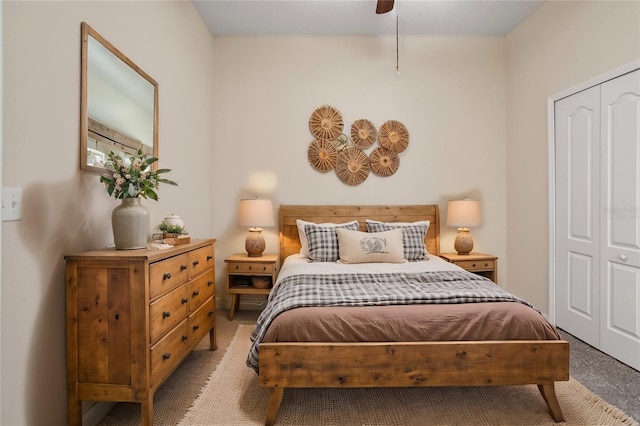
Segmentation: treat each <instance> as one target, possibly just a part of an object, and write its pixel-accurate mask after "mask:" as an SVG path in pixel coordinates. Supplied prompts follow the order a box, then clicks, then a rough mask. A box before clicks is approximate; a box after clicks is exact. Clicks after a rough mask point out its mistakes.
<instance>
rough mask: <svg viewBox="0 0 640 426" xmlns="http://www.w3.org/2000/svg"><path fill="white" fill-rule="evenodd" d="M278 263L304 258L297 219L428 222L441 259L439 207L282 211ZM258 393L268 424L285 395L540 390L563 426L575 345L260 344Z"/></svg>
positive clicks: (285, 207) (432, 246)
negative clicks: (264, 398) (560, 390)
mask: <svg viewBox="0 0 640 426" xmlns="http://www.w3.org/2000/svg"><path fill="white" fill-rule="evenodd" d="M279 217H280V256H281V259H282V260H284V259H285V258H286V257H287V256H289V255H290V254H294V253H298V252H299V251H300V241H299V238H298V229H297V226H296V219H303V220H307V221H310V222H316V223H322V222H334V223H341V222H347V221H349V220H353V219H358V221H359V222H360V229H361V230H366V225H365V219H374V220H380V221H386V222H414V221H417V220H429V221H431V225H430V227H429V232H428V234H427V236H426V238H425V243H426V244H427V248H428V250H429V253H431V254H433V255H439V254H440V216H439V209H438V206H437V205H405V206H400V205H396V206H311V205H306V206H296V205H282V206H280V215H279ZM259 349H260V357H259V366H260V373H259V375H260V385H261V386H263V387H270V388H271V395H270V397H269V402H268V405H267V416H266V424H267V425H273V424H274V423H275V421H276V418H277V416H278V410H279V409H280V403H281V402H282V397H283V394H284V389H285V388H314V387H409V386H411V387H415V386H489V385H526V384H537V385H538V389H539V390H540V393H541V394H542V397H543V398H544V400H545V402H546V404H547V407H548V409H549V412H550V414H551V417H553V420H554V421H556V422H563V421H564V418H563V415H562V411H561V409H560V404H559V403H558V399H557V398H556V393H555V388H554V382H556V381H562V380H569V344H568V343H567V342H566V341H563V340H555V341H549V340H542V341H541V340H513V341H447V342H375V343H281V342H275V343H262V344H261V345H260V348H259Z"/></svg>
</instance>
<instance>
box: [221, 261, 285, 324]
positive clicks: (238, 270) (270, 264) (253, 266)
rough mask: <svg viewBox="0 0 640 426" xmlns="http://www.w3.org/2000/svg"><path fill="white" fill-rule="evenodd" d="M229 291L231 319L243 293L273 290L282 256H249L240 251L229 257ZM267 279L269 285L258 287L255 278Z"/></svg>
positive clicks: (260, 292) (267, 292) (262, 292)
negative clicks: (255, 285) (254, 282)
mask: <svg viewBox="0 0 640 426" xmlns="http://www.w3.org/2000/svg"><path fill="white" fill-rule="evenodd" d="M224 261H225V262H226V263H227V293H229V294H231V309H229V319H230V320H232V319H233V315H234V314H235V313H236V311H237V310H238V306H239V305H240V296H241V295H243V294H264V295H268V294H269V293H270V292H271V287H273V284H274V283H275V282H276V278H277V277H278V271H279V270H280V256H278V255H277V254H263V255H262V256H260V257H249V256H248V255H247V253H238V254H234V255H232V256H229V257H227V258H226V259H225V260H224ZM254 277H256V278H257V279H261V278H262V279H266V280H267V281H268V287H266V288H256V287H254V285H253V283H252V282H253V278H254Z"/></svg>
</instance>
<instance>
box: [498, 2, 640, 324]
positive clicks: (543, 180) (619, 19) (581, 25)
mask: <svg viewBox="0 0 640 426" xmlns="http://www.w3.org/2000/svg"><path fill="white" fill-rule="evenodd" d="M638 58H640V2H638V1H627V2H614V1H570V2H564V1H552V2H547V3H545V4H544V5H543V6H541V7H540V8H539V9H538V10H536V12H534V14H533V15H532V16H530V17H529V18H528V19H527V20H526V21H525V22H524V23H522V24H521V25H520V26H519V27H518V28H516V29H515V30H514V31H512V32H511V33H510V34H509V35H508V36H507V105H508V109H507V111H508V112H507V188H508V189H507V220H508V222H507V223H508V227H507V229H508V233H507V249H508V255H509V270H508V274H507V281H508V282H509V287H510V290H511V291H513V292H515V293H516V294H518V295H520V296H523V297H525V298H526V299H527V300H529V301H530V302H531V303H533V304H534V305H536V306H537V307H538V308H540V309H541V310H542V311H544V312H548V310H549V305H548V283H549V275H548V274H549V272H548V271H549V259H548V257H549V238H548V236H549V220H548V211H549V202H548V198H549V191H548V183H549V180H548V174H549V167H548V138H547V132H548V128H547V99H548V97H549V96H551V95H553V94H555V93H558V92H560V91H562V90H564V89H567V88H569V87H571V86H574V85H576V84H579V83H582V82H584V81H586V80H589V79H591V78H593V77H596V76H598V75H600V74H603V73H605V72H607V71H609V70H612V69H614V68H617V67H619V66H621V65H624V64H626V63H628V62H631V61H633V60H635V59H638Z"/></svg>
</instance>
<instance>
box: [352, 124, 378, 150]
mask: <svg viewBox="0 0 640 426" xmlns="http://www.w3.org/2000/svg"><path fill="white" fill-rule="evenodd" d="M377 138H378V132H377V131H376V126H374V125H373V123H372V122H370V121H369V120H365V119H360V120H356V121H355V122H354V123H353V124H352V125H351V140H352V141H353V144H354V145H355V146H357V147H358V148H362V149H367V148H369V147H370V146H371V145H373V144H374V143H376V139H377Z"/></svg>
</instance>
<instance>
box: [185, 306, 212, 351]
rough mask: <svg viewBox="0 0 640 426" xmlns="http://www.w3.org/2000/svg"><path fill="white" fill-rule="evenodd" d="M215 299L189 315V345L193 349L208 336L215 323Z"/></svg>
mask: <svg viewBox="0 0 640 426" xmlns="http://www.w3.org/2000/svg"><path fill="white" fill-rule="evenodd" d="M215 311H216V306H215V299H214V298H213V297H212V298H210V299H208V300H207V301H206V302H204V304H203V305H202V306H200V307H199V308H198V309H197V310H196V311H195V312H194V313H192V314H191V315H189V344H190V345H191V346H192V347H193V346H195V345H197V344H198V343H199V342H200V340H202V338H203V337H204V336H205V334H207V332H208V331H209V330H211V327H213V324H214V322H215V319H216V318H215Z"/></svg>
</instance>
